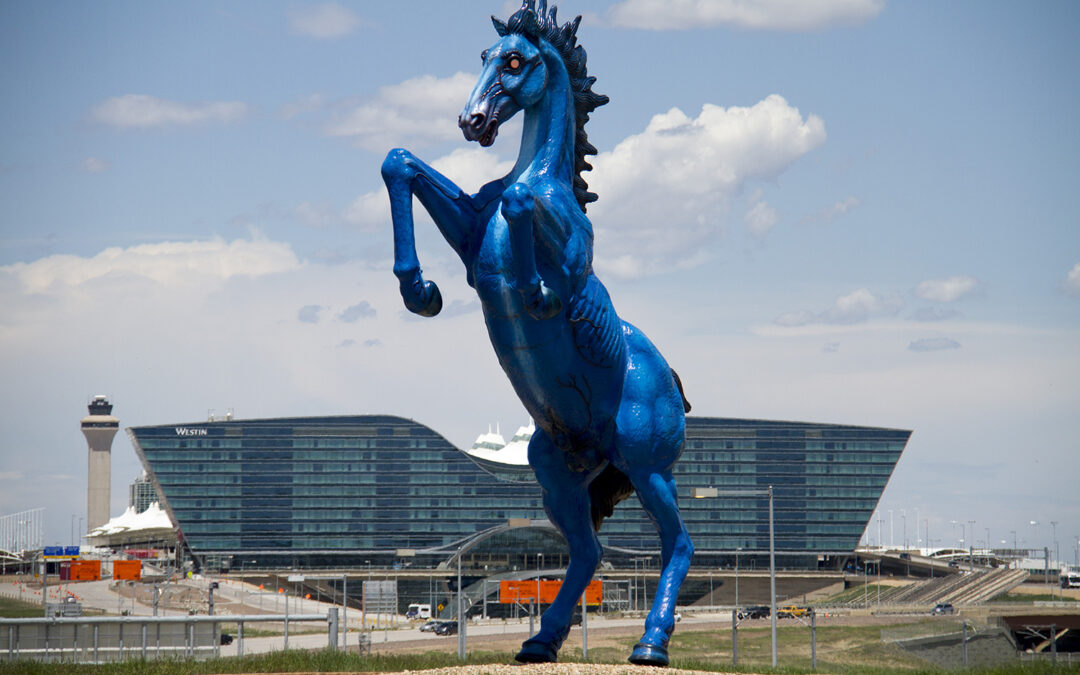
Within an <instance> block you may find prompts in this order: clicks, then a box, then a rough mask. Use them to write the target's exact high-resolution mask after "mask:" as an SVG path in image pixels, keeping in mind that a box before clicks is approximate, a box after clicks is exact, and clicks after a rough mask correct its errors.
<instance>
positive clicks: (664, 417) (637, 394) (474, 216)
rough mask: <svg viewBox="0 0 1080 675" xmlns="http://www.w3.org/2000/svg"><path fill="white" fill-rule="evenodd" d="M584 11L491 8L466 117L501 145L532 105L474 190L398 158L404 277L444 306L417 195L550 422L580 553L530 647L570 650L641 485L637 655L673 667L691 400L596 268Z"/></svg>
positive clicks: (540, 461) (405, 289) (546, 452)
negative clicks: (578, 612) (510, 159)
mask: <svg viewBox="0 0 1080 675" xmlns="http://www.w3.org/2000/svg"><path fill="white" fill-rule="evenodd" d="M580 20H581V17H578V18H577V19H575V20H573V21H570V22H568V23H566V24H563V25H560V24H559V23H558V21H557V20H556V11H555V8H554V7H552V8H551V9H550V11H549V10H548V8H547V3H546V1H545V0H541V2H540V3H539V5H537V4H536V2H535V0H526V2H525V3H524V4H523V5H522V7H521V9H520V10H518V11H517V12H515V13H514V14H513V15H512V16H511V17H510V18H509V19H508V20H507V21H506V22H505V23H504V22H502V21H500V20H498V19H496V18H494V17H492V21H493V23H494V25H495V29H496V31H497V32H498V34H499V39H498V41H496V42H495V44H494V45H492V46H491V47H489V48H488V49H486V50H485V51H484V52H483V55H482V59H483V69H482V72H481V73H480V77H479V80H478V81H477V83H476V86H475V87H474V89H473V91H472V94H471V95H470V96H469V99H468V101H467V102H466V104H465V107H464V109H463V110H462V113H461V116H460V118H459V120H458V124H459V126H460V127H461V129H462V132H463V133H464V135H465V138H466V139H467V140H470V141H477V142H479V143H480V144H481V145H483V146H488V145H491V144H492V143H493V142H494V141H495V138H496V135H497V133H498V130H499V126H500V125H501V124H502V123H503V122H505V121H506V120H508V119H510V118H511V117H512V116H513V115H515V114H516V113H518V112H523V113H524V117H525V122H524V130H523V133H522V138H521V148H520V151H519V154H518V159H517V162H516V163H515V165H514V168H513V169H512V170H511V171H510V173H509V174H508V175H506V176H504V177H503V178H500V179H498V180H494V181H492V182H490V183H488V184H486V185H484V186H483V187H481V188H480V190H479V191H478V192H477V193H476V194H467V193H465V192H464V191H462V190H461V188H459V187H458V186H456V185H454V184H453V182H451V181H450V180H448V179H447V178H446V177H444V176H442V175H440V174H439V173H438V172H436V171H435V170H434V169H432V168H431V167H429V166H428V165H426V164H424V163H423V162H422V161H420V160H419V159H417V158H416V157H415V156H414V155H412V153H410V152H408V151H407V150H403V149H400V148H399V149H394V150H391V151H390V153H389V154H388V155H387V158H386V160H385V161H384V163H383V165H382V175H383V179H384V180H385V182H386V186H387V189H388V191H389V195H390V206H391V213H392V216H393V223H394V274H395V275H396V276H397V277H398V280H399V284H400V289H401V295H402V298H403V299H404V301H405V306H406V307H407V308H408V309H409V310H410V311H412V312H415V313H417V314H420V315H422V316H435V315H436V314H438V313H439V311H440V310H441V309H442V296H441V295H440V293H439V290H438V287H437V286H436V285H435V284H434V283H433V282H431V281H427V280H425V279H424V277H423V275H422V273H421V268H420V262H419V260H418V259H417V255H416V246H415V241H414V235H413V216H412V204H413V197H414V196H415V197H416V198H417V199H419V201H420V203H421V204H422V205H423V206H424V208H425V209H426V210H427V211H428V213H429V214H430V215H431V217H432V219H433V220H434V221H435V224H436V226H437V227H438V228H439V230H440V232H442V234H443V236H444V237H445V238H446V241H447V242H448V243H449V244H450V246H451V247H453V249H454V250H455V251H456V252H457V253H458V255H459V256H460V258H461V261H462V262H463V263H464V264H465V267H466V270H467V279H468V283H469V285H470V286H472V287H473V288H474V289H475V290H476V292H477V295H478V296H479V297H480V301H481V304H482V307H483V311H484V319H485V322H486V324H487V328H488V334H489V336H490V338H491V344H492V346H493V347H494V348H495V353H496V355H497V356H498V359H499V363H500V365H502V367H503V370H504V371H505V372H506V374H507V376H508V377H509V378H510V382H511V383H512V384H513V387H514V390H515V391H516V392H517V394H518V396H519V397H520V399H521V401H522V403H523V404H524V405H525V408H526V410H528V411H529V414H530V415H532V417H533V419H534V420H535V422H536V427H537V430H536V433H535V434H534V435H533V437H532V441H531V442H530V444H529V464H530V465H531V466H532V468H533V470H534V471H535V472H536V477H537V480H538V482H539V483H540V485H541V487H542V489H543V495H544V507H545V509H546V510H547V512H548V515H549V516H550V518H551V520H552V522H554V523H555V524H556V526H557V527H558V528H559V529H560V530H561V531H562V533H563V534H564V535H565V536H566V539H567V542H568V544H569V548H570V552H571V559H570V564H569V566H568V568H567V572H566V579H565V580H564V583H563V586H562V590H561V591H560V592H559V594H558V596H557V597H556V599H555V601H554V602H553V603H552V604H551V606H550V607H549V608H548V610H547V611H546V612H544V615H543V618H542V620H541V624H540V630H539V632H538V633H537V634H536V635H534V636H532V637H531V638H529V640H527V641H526V642H525V643H524V644H523V645H522V649H521V651H520V652H519V653H518V655H517V659H518V660H519V661H525V662H542V661H555V660H556V659H557V654H558V649H559V647H560V646H561V645H562V642H563V641H564V640H565V639H566V636H567V634H568V632H569V627H570V618H571V613H572V611H573V608H574V605H575V604H576V603H577V601H578V600H579V598H580V597H581V594H582V591H583V590H584V589H585V586H586V585H587V584H588V582H589V580H590V579H591V578H592V576H593V572H594V571H595V569H596V566H597V565H598V564H599V562H600V558H601V555H602V553H603V551H602V547H601V545H600V542H599V540H598V539H597V535H596V532H597V529H598V528H599V526H600V523H601V521H602V520H603V518H604V517H606V516H608V515H611V510H612V509H613V508H614V506H615V504H616V503H618V502H619V501H620V500H622V499H625V498H626V497H629V496H630V495H632V494H633V493H635V492H636V493H637V496H638V499H639V500H640V502H641V504H642V506H643V507H644V508H645V510H646V512H647V513H648V514H649V516H650V518H651V520H652V521H653V523H654V524H655V525H656V528H657V531H658V533H659V535H660V539H661V544H662V572H661V576H660V581H659V587H658V591H657V594H656V599H655V602H654V603H653V605H652V608H651V611H650V612H649V615H648V617H647V618H646V620H645V632H644V635H643V636H642V638H641V641H640V642H639V643H638V645H636V646H635V648H634V651H633V653H632V654H631V655H630V660H631V661H632V662H634V663H642V664H650V665H666V664H667V662H668V656H667V644H668V640H669V639H670V636H671V632H672V630H673V629H674V626H675V619H674V609H675V599H676V596H677V595H678V590H679V586H680V585H681V584H682V582H683V579H684V578H685V576H686V573H687V570H688V569H689V566H690V558H691V556H692V554H693V545H692V544H691V542H690V538H689V536H688V535H687V532H686V528H685V526H684V525H683V522H682V518H681V517H680V515H679V508H678V504H677V502H676V490H675V482H674V479H673V478H672V472H671V467H672V465H673V464H674V463H675V461H676V460H677V459H678V457H679V454H680V452H681V451H682V447H683V440H684V428H685V420H684V414H685V412H687V411H689V404H687V403H686V400H685V398H684V397H683V395H682V391H681V384H680V383H679V380H678V376H676V375H675V373H674V371H672V370H671V368H670V367H669V366H668V364H667V362H666V361H665V360H664V358H663V357H662V356H661V355H660V352H659V351H658V350H657V349H656V347H654V346H653V344H652V343H651V342H650V341H649V340H648V338H646V337H645V334H644V333H642V332H641V331H640V330H638V329H637V328H635V327H634V326H632V325H631V324H629V323H627V322H625V321H622V320H621V319H620V318H619V316H618V315H617V314H616V313H615V308H614V306H613V305H612V303H611V300H610V298H609V297H608V293H607V290H606V289H605V288H604V285H603V284H602V283H601V282H600V280H599V279H598V278H597V277H596V275H595V274H594V273H593V269H592V246H593V236H592V225H591V223H590V222H589V220H588V218H587V217H586V215H585V209H586V206H587V205H588V203H589V202H591V201H594V200H595V199H596V195H594V194H592V193H590V192H588V186H587V185H586V184H585V181H584V180H583V179H582V178H581V176H580V174H581V172H582V171H585V170H588V169H590V168H591V167H590V166H589V165H588V163H587V162H586V160H585V158H586V156H587V155H590V154H596V149H595V148H593V147H592V145H590V144H589V142H588V138H587V136H586V134H585V129H584V126H585V123H586V122H587V121H588V117H589V113H591V112H592V111H593V110H594V109H595V108H597V107H598V106H600V105H603V104H604V103H607V97H606V96H602V95H599V94H596V93H594V92H593V91H592V84H593V81H594V78H591V77H589V76H588V74H587V72H586V55H585V50H584V49H583V48H582V47H580V46H579V45H577V37H576V33H577V28H578V24H579V22H580Z"/></svg>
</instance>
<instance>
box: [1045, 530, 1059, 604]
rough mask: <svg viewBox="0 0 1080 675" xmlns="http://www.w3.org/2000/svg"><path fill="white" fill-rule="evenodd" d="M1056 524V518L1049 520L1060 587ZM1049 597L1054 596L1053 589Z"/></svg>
mask: <svg viewBox="0 0 1080 675" xmlns="http://www.w3.org/2000/svg"><path fill="white" fill-rule="evenodd" d="M1057 524H1058V521H1056V520H1051V521H1050V539H1051V540H1052V541H1053V542H1054V567H1055V568H1056V569H1057V571H1058V587H1059V588H1060V587H1061V552H1060V551H1058V541H1057ZM1047 580H1049V577H1047ZM1051 588H1053V587H1051ZM1050 597H1051V598H1053V597H1054V593H1053V591H1051V592H1050ZM1058 597H1061V593H1060V592H1058Z"/></svg>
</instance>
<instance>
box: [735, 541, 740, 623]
mask: <svg viewBox="0 0 1080 675" xmlns="http://www.w3.org/2000/svg"><path fill="white" fill-rule="evenodd" d="M741 550H742V546H736V547H735V607H736V609H737V608H738V607H739V551H741Z"/></svg>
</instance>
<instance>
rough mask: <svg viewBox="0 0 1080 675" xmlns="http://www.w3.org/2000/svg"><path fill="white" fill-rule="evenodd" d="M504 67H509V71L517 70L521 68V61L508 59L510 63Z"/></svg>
mask: <svg viewBox="0 0 1080 675" xmlns="http://www.w3.org/2000/svg"><path fill="white" fill-rule="evenodd" d="M506 65H508V66H510V70H517V69H518V68H520V67H521V60H520V59H510V62H509V63H507V64H506Z"/></svg>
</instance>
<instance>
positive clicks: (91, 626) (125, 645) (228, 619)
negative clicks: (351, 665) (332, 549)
mask: <svg viewBox="0 0 1080 675" xmlns="http://www.w3.org/2000/svg"><path fill="white" fill-rule="evenodd" d="M298 622H300V623H311V622H318V623H325V624H326V626H327V646H328V647H329V648H331V649H337V648H338V639H339V636H338V610H337V608H336V607H332V608H330V610H329V611H328V612H327V613H326V614H255V615H240V614H237V615H228V614H225V615H218V616H180V617H172V616H167V617H166V616H146V617H137V616H120V617H81V618H66V617H50V618H40V619H37V618H34V619H0V661H16V660H32V661H65V662H72V663H105V662H110V661H123V660H125V659H158V658H181V659H207V658H214V657H217V656H219V655H220V654H221V651H220V650H221V624H230V625H232V624H235V625H236V627H237V631H236V632H237V635H236V638H235V639H236V642H237V646H236V648H237V655H238V656H243V655H244V626H245V625H247V624H253V623H256V624H257V623H277V624H283V625H284V633H283V637H284V648H285V649H288V648H289V627H290V624H295V623H298Z"/></svg>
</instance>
